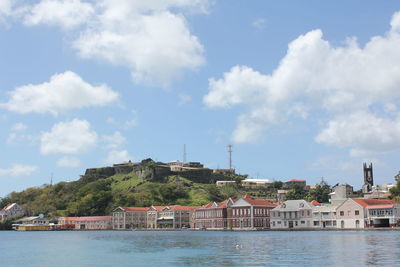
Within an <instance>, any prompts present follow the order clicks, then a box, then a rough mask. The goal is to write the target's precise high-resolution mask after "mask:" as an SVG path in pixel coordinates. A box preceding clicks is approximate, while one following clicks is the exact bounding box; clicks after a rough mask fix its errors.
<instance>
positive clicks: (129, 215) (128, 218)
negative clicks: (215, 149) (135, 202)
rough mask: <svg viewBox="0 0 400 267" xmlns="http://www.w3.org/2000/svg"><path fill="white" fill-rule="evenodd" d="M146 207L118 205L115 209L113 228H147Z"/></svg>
mask: <svg viewBox="0 0 400 267" xmlns="http://www.w3.org/2000/svg"><path fill="white" fill-rule="evenodd" d="M148 210H149V208H144V207H118V208H116V209H115V210H114V211H113V215H112V228H113V229H115V230H125V229H142V228H147V211H148Z"/></svg>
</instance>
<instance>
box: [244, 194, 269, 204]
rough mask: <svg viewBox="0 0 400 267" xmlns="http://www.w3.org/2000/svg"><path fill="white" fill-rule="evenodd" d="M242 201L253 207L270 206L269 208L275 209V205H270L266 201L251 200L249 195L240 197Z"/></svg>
mask: <svg viewBox="0 0 400 267" xmlns="http://www.w3.org/2000/svg"><path fill="white" fill-rule="evenodd" d="M242 198H243V199H244V200H246V201H247V202H248V203H250V204H251V205H253V206H270V207H276V204H274V203H271V202H269V201H267V200H263V199H253V198H252V197H251V196H249V195H247V194H246V195H244V196H243V197H242Z"/></svg>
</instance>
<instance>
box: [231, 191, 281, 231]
mask: <svg viewBox="0 0 400 267" xmlns="http://www.w3.org/2000/svg"><path fill="white" fill-rule="evenodd" d="M275 207H276V205H275V204H273V203H271V202H269V201H267V200H261V199H254V198H252V197H250V196H249V195H245V196H243V197H242V198H240V199H238V200H237V201H235V203H233V204H232V206H231V209H232V213H231V214H230V213H229V214H228V221H229V219H231V220H232V229H233V230H255V229H266V228H270V211H271V210H272V209H273V208H275Z"/></svg>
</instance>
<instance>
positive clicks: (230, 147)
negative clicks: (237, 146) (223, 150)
mask: <svg viewBox="0 0 400 267" xmlns="http://www.w3.org/2000/svg"><path fill="white" fill-rule="evenodd" d="M232 147H233V146H232V145H231V144H229V145H228V153H229V169H230V170H232V152H233V150H232Z"/></svg>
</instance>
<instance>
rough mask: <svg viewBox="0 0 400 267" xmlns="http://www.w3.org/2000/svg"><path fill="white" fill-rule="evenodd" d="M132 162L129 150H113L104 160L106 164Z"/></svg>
mask: <svg viewBox="0 0 400 267" xmlns="http://www.w3.org/2000/svg"><path fill="white" fill-rule="evenodd" d="M129 160H132V157H131V156H130V155H129V152H128V151H127V150H112V151H110V152H109V153H108V155H107V158H106V159H105V160H104V163H105V164H115V163H122V162H127V161H129Z"/></svg>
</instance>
